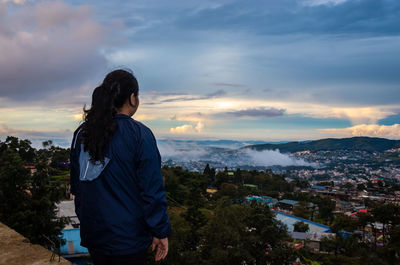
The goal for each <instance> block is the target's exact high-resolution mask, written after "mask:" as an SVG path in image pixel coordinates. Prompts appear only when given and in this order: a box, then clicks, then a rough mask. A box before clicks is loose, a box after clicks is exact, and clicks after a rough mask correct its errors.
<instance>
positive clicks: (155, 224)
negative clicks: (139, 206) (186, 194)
mask: <svg viewBox="0 0 400 265" xmlns="http://www.w3.org/2000/svg"><path fill="white" fill-rule="evenodd" d="M141 129H142V130H141V137H140V140H139V149H138V165H137V166H138V167H137V176H138V183H139V186H140V191H141V194H140V195H141V198H142V201H143V211H144V219H145V221H146V223H147V225H148V227H149V229H150V232H151V234H152V236H153V237H157V238H166V237H169V236H170V234H171V224H170V221H169V217H168V214H167V202H166V199H165V187H164V182H163V179H162V176H161V156H160V152H159V151H158V148H157V143H156V140H155V138H154V135H153V133H152V132H151V130H150V129H148V128H147V127H142V128H141Z"/></svg>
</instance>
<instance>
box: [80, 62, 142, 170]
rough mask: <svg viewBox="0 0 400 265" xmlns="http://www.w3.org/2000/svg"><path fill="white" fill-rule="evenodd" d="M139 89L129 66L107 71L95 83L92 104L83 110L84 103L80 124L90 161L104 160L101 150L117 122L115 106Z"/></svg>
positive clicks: (113, 131) (118, 105)
mask: <svg viewBox="0 0 400 265" xmlns="http://www.w3.org/2000/svg"><path fill="white" fill-rule="evenodd" d="M132 93H134V94H135V97H137V96H138V93H139V85H138V82H137V80H136V78H135V76H134V75H133V74H132V72H131V71H130V70H122V69H119V70H115V71H112V72H110V73H109V74H107V75H106V77H105V78H104V80H103V83H102V84H101V85H100V86H98V87H96V88H95V89H94V91H93V94H92V105H91V107H90V109H88V110H86V108H85V107H86V106H84V107H83V112H84V116H83V120H84V121H85V123H84V125H83V128H82V136H83V145H84V150H85V151H88V152H89V155H90V160H91V161H92V162H95V161H101V162H102V163H104V152H105V148H106V147H107V146H108V144H109V142H110V140H111V138H112V136H113V135H114V133H115V132H116V131H117V128H118V125H117V123H116V122H115V121H114V116H115V114H116V108H120V107H122V105H124V103H125V102H126V100H127V99H129V104H131V106H134V105H133V104H132V102H131V95H132Z"/></svg>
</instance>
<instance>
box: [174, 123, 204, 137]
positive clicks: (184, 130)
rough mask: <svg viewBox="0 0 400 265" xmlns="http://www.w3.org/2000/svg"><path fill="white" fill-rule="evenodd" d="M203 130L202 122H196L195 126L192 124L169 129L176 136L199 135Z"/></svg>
mask: <svg viewBox="0 0 400 265" xmlns="http://www.w3.org/2000/svg"><path fill="white" fill-rule="evenodd" d="M203 128H204V124H203V123H202V122H198V123H197V124H196V125H195V126H193V125H192V124H184V125H182V126H177V127H175V128H171V129H170V130H169V131H170V132H171V133H176V134H189V133H201V132H202V131H203Z"/></svg>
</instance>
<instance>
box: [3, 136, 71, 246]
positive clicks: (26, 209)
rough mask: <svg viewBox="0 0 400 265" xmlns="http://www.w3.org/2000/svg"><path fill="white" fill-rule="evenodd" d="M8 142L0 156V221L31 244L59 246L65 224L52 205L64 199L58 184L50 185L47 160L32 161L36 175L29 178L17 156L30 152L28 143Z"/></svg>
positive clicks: (40, 158)
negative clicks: (55, 244) (53, 243)
mask: <svg viewBox="0 0 400 265" xmlns="http://www.w3.org/2000/svg"><path fill="white" fill-rule="evenodd" d="M7 139H8V141H6V145H2V153H1V156H0V165H1V166H0V220H1V221H2V222H4V223H5V224H6V225H8V226H10V227H11V228H13V229H15V230H16V231H17V232H19V233H21V234H22V235H23V236H25V237H27V238H28V239H29V240H30V241H31V242H32V243H39V244H42V245H46V244H47V243H48V241H47V239H46V237H47V238H50V239H51V240H53V241H54V242H58V238H59V235H60V232H61V229H62V228H63V227H64V225H65V224H66V223H67V219H65V218H57V217H56V215H55V203H56V202H58V201H59V200H60V199H61V197H62V196H63V189H62V188H61V185H58V184H57V183H55V184H50V177H49V174H48V167H49V166H48V164H47V158H46V157H35V158H34V159H33V160H34V161H38V162H37V163H36V164H35V166H36V169H37V172H36V173H35V174H34V175H33V177H31V176H30V174H29V171H28V170H27V169H25V167H24V161H23V159H22V158H21V155H20V153H21V150H30V148H29V147H27V146H25V144H29V142H27V141H22V142H21V141H19V140H18V138H15V137H14V138H10V137H7ZM21 143H22V144H21ZM21 146H24V147H23V148H22V147H21ZM28 152H29V151H28ZM26 153H27V152H25V151H24V152H22V154H26Z"/></svg>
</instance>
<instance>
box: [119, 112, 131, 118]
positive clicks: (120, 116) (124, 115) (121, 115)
mask: <svg viewBox="0 0 400 265" xmlns="http://www.w3.org/2000/svg"><path fill="white" fill-rule="evenodd" d="M115 118H122V119H130V118H132V117H131V116H129V115H126V114H123V113H117V114H115Z"/></svg>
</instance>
